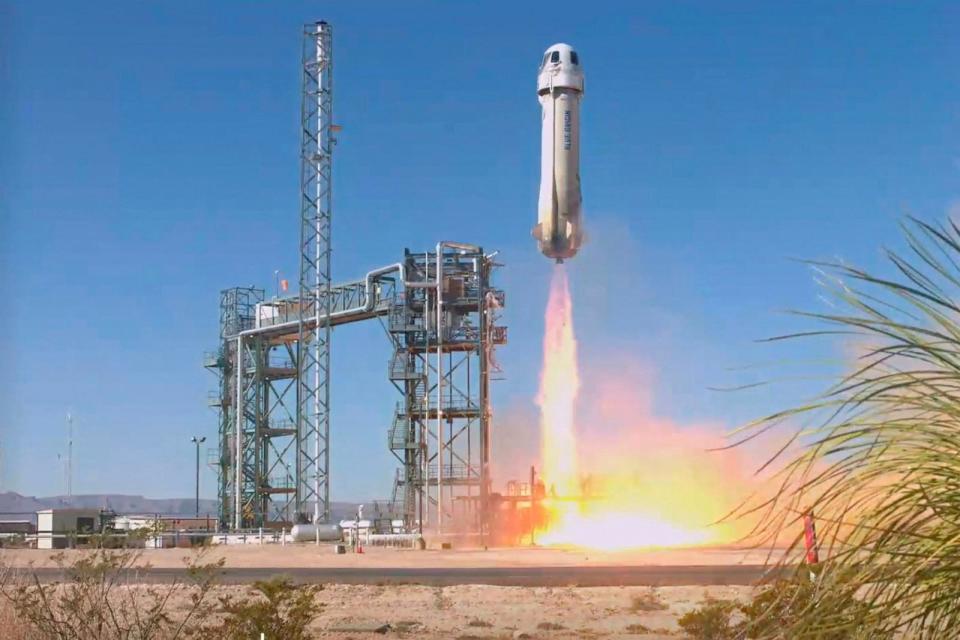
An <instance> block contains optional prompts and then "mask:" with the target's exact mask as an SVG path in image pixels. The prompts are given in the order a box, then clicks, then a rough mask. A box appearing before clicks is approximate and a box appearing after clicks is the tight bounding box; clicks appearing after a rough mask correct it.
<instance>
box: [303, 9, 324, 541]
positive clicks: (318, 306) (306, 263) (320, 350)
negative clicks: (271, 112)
mask: <svg viewBox="0 0 960 640" xmlns="http://www.w3.org/2000/svg"><path fill="white" fill-rule="evenodd" d="M332 42H333V41H332V31H331V28H330V25H329V24H327V23H326V22H318V23H316V24H310V25H307V26H306V27H305V29H304V37H303V86H302V96H301V99H302V101H301V110H300V115H301V118H300V123H301V144H300V201H301V206H300V223H301V224H300V305H301V313H300V314H299V318H300V325H299V331H298V343H297V345H298V346H297V469H296V483H297V487H296V496H295V504H296V511H297V514H298V516H299V517H301V518H303V517H306V515H307V513H306V511H307V509H308V506H309V505H310V504H311V503H312V505H313V514H312V520H313V521H314V522H322V521H326V520H328V519H329V515H330V484H329V468H330V448H329V442H330V302H331V296H330V266H331V259H330V258H331V256H330V229H331V224H330V223H331V214H332V208H333V207H332V204H333V197H332V174H331V171H332V151H333V137H332V128H331V124H332V119H333V55H332V54H333V50H332Z"/></svg>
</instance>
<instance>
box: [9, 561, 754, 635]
mask: <svg viewBox="0 0 960 640" xmlns="http://www.w3.org/2000/svg"><path fill="white" fill-rule="evenodd" d="M57 553H58V552H51V551H42V550H30V549H23V550H2V551H0V559H2V562H3V563H4V564H5V565H6V566H8V567H19V568H21V569H29V568H35V569H41V570H48V571H49V570H52V569H54V568H55V567H56V566H57V565H56V561H57V558H56V554H57ZM61 553H63V554H64V556H63V560H65V561H66V562H67V563H69V562H71V561H72V560H74V559H76V558H77V557H79V556H80V555H81V554H84V553H89V552H88V551H82V550H71V551H66V552H61ZM141 553H142V558H141V560H142V562H144V563H148V564H150V565H151V566H152V567H154V568H158V569H176V568H179V567H182V566H183V564H184V562H185V561H186V560H189V559H190V558H191V557H193V552H191V551H189V550H183V549H166V550H144V551H142V552H141ZM221 558H222V559H223V560H224V561H225V563H226V567H228V568H234V569H256V570H262V571H258V575H263V576H264V577H266V576H269V575H274V574H283V573H284V570H295V569H302V568H305V567H329V568H337V567H339V568H343V569H348V568H355V569H362V570H369V569H383V570H389V569H404V568H407V569H410V568H447V569H449V568H457V567H458V568H462V569H464V570H470V569H478V568H497V567H505V568H510V567H513V568H517V567H548V568H560V567H566V568H574V567H576V568H580V567H598V568H603V567H612V566H618V567H663V568H665V569H668V568H669V567H684V566H708V565H709V566H716V567H718V568H722V567H736V566H741V565H761V564H763V562H764V560H765V559H766V554H765V553H764V552H762V551H756V550H752V551H751V550H743V549H733V548H714V549H672V550H660V551H642V552H641V551H631V552H594V551H591V552H586V551H582V550H565V549H553V548H549V549H542V548H508V549H490V550H467V549H452V550H426V551H417V550H397V549H377V548H373V549H368V550H366V551H365V553H363V554H355V553H347V554H345V555H338V554H336V553H334V552H333V550H332V548H331V546H330V545H320V546H315V545H309V544H308V545H287V546H285V547H280V546H276V545H264V546H259V545H256V546H255V545H249V546H239V545H238V546H230V547H226V546H223V547H216V546H215V547H213V548H210V549H208V550H207V551H206V556H205V558H204V561H213V560H218V559H221ZM478 582H482V578H480V579H478ZM130 588H136V587H130ZM247 589H249V587H247V586H245V585H223V586H221V587H218V591H219V592H221V593H234V594H239V593H242V592H243V591H244V590H247ZM752 591H753V587H751V586H747V585H723V584H711V585H688V586H659V587H653V586H597V587H583V586H537V587H513V586H494V585H489V584H459V585H454V586H428V585H423V584H388V583H378V582H377V581H376V580H371V581H368V584H339V583H326V584H324V585H323V588H322V590H321V591H320V592H319V593H318V594H317V596H316V598H317V601H318V602H319V603H321V604H322V612H321V614H320V616H319V617H318V618H317V619H316V620H315V621H314V623H313V624H312V627H311V630H312V631H313V633H314V634H315V635H316V637H318V638H344V639H345V638H357V639H360V638H373V637H384V636H394V637H416V638H460V639H461V640H467V639H494V638H574V637H577V638H645V639H647V640H653V639H655V638H676V637H682V635H681V633H680V631H679V627H678V625H677V619H678V618H679V617H680V616H681V615H683V614H684V613H686V612H687V611H690V610H691V609H694V608H696V607H697V606H698V605H699V604H701V603H702V602H703V601H704V600H705V599H706V598H707V597H711V598H718V599H726V600H748V599H749V597H750V594H751V593H752Z"/></svg>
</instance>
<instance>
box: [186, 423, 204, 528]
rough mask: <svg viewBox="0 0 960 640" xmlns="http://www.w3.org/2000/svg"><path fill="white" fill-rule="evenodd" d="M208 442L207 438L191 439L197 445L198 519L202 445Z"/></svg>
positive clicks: (198, 513)
mask: <svg viewBox="0 0 960 640" xmlns="http://www.w3.org/2000/svg"><path fill="white" fill-rule="evenodd" d="M206 441H207V438H206V436H200V437H197V436H193V437H192V438H190V442H192V443H194V444H195V445H197V476H196V478H197V481H196V485H195V486H196V504H197V517H198V518H199V517H200V445H201V444H203V443H204V442H206Z"/></svg>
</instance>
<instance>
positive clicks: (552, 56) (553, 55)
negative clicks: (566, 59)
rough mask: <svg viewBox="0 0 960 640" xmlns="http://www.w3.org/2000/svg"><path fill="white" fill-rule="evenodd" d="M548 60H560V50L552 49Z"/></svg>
mask: <svg viewBox="0 0 960 640" xmlns="http://www.w3.org/2000/svg"><path fill="white" fill-rule="evenodd" d="M550 62H560V52H559V51H554V52H553V53H551V54H550Z"/></svg>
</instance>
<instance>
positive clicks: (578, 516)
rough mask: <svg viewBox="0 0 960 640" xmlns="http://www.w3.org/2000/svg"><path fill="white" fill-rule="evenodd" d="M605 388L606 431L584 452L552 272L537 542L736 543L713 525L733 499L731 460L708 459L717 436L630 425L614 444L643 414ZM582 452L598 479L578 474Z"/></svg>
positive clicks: (560, 286) (730, 530) (727, 530)
mask: <svg viewBox="0 0 960 640" xmlns="http://www.w3.org/2000/svg"><path fill="white" fill-rule="evenodd" d="M591 382H593V381H591ZM601 384H603V386H602V387H601V388H600V392H599V393H598V394H595V395H597V396H599V397H596V398H594V400H599V402H600V405H601V410H600V417H601V418H603V422H604V424H602V425H600V427H601V429H600V430H599V431H600V433H593V434H592V435H591V437H590V440H589V442H587V443H585V444H587V445H588V446H586V447H583V448H582V449H583V450H582V451H581V449H580V448H579V447H578V440H577V430H576V419H575V415H576V405H577V399H578V393H579V390H580V378H579V371H578V364H577V341H576V337H575V333H574V328H573V305H572V300H571V297H570V289H569V283H568V279H567V274H566V271H565V270H564V268H563V267H562V266H558V267H557V268H556V270H555V271H554V274H553V280H552V282H551V286H550V297H549V301H548V303H547V310H546V331H545V334H544V340H543V371H542V373H541V379H540V390H539V394H538V396H537V404H538V406H539V408H540V433H541V474H540V477H541V479H542V480H543V482H544V487H545V489H546V496H545V498H544V500H543V502H542V504H543V507H544V508H545V509H546V511H547V513H548V519H547V520H548V522H547V524H546V527H545V530H544V531H541V532H540V534H539V535H538V540H539V542H540V543H541V544H562V545H573V546H581V547H590V548H599V549H608V550H616V549H630V548H644V547H673V546H693V545H703V544H713V543H719V542H728V541H731V540H733V539H734V538H735V537H736V536H737V535H738V532H737V531H735V530H734V527H733V526H732V525H729V524H727V525H724V526H720V527H716V526H713V527H711V526H709V524H710V523H711V522H713V521H715V520H716V519H717V518H720V517H722V516H723V515H724V513H725V512H726V511H727V510H728V509H729V508H730V507H731V506H732V505H733V504H735V502H736V500H737V499H738V497H737V496H736V494H737V491H736V489H737V484H738V480H739V479H738V477H737V475H738V473H737V470H736V465H735V463H736V460H735V459H734V458H732V457H731V456H730V454H727V455H726V456H724V455H719V456H718V455H717V454H709V453H708V452H707V451H706V449H707V448H708V447H709V446H712V445H716V444H717V442H716V440H717V437H716V436H715V435H713V434H710V433H708V432H704V431H698V430H683V431H680V430H678V429H676V428H673V427H672V426H671V425H669V424H665V423H664V421H657V420H655V419H648V420H647V421H646V422H647V424H645V425H644V428H643V429H642V430H641V429H637V428H636V425H635V424H630V425H628V429H629V430H628V431H624V432H622V433H620V434H617V435H616V437H615V438H613V439H611V438H610V437H609V435H611V433H612V431H614V430H617V429H618V428H619V426H621V425H618V421H619V422H621V423H622V421H623V419H624V418H625V417H627V419H637V417H638V414H640V413H642V412H641V411H639V410H637V408H636V404H637V400H636V397H637V396H638V395H642V390H640V391H638V390H636V389H630V388H629V387H626V388H624V387H620V386H619V385H618V384H617V383H616V382H611V383H609V384H604V383H601ZM603 427H607V430H606V431H605V432H604V430H603ZM621 431H623V430H622V429H621ZM598 449H599V450H598ZM588 451H589V453H591V454H592V455H590V456H589V458H585V460H586V461H587V462H589V463H591V464H593V465H596V466H597V468H598V470H600V471H601V472H600V473H599V474H583V473H582V469H581V464H582V462H583V461H582V460H581V457H582V456H581V454H585V453H587V452H588ZM711 455H713V457H712V458H711V457H710V456H711Z"/></svg>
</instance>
